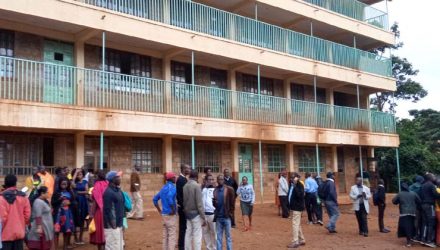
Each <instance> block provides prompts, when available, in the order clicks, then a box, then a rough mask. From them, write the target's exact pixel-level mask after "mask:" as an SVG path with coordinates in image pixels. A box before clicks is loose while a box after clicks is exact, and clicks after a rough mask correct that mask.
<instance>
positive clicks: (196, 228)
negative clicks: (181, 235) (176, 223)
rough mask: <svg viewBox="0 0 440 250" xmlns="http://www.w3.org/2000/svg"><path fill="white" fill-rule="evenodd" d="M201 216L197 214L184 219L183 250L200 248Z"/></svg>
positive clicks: (199, 249)
mask: <svg viewBox="0 0 440 250" xmlns="http://www.w3.org/2000/svg"><path fill="white" fill-rule="evenodd" d="M202 236H203V234H202V217H200V215H197V216H196V217H194V218H193V219H191V220H189V219H188V220H186V233H185V250H192V249H195V250H201V249H202Z"/></svg>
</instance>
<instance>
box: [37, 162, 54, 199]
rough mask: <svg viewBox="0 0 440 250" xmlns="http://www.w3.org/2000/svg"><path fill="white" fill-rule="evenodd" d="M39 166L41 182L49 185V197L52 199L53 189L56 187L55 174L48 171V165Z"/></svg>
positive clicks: (46, 185)
mask: <svg viewBox="0 0 440 250" xmlns="http://www.w3.org/2000/svg"><path fill="white" fill-rule="evenodd" d="M37 168H38V175H39V176H40V178H41V182H42V183H43V186H45V187H47V194H48V197H47V199H49V200H51V198H52V195H53V191H54V188H55V179H54V178H53V176H52V175H51V174H50V173H49V172H47V171H46V167H45V166H43V165H40V166H37Z"/></svg>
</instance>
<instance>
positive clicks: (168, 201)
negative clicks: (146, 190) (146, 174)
mask: <svg viewBox="0 0 440 250" xmlns="http://www.w3.org/2000/svg"><path fill="white" fill-rule="evenodd" d="M165 178H166V180H167V182H166V183H165V185H164V186H163V187H162V189H161V190H160V191H159V193H157V194H156V195H155V196H154V198H153V203H154V206H155V207H156V209H157V211H158V212H159V214H161V215H162V221H163V239H162V249H163V250H174V248H175V247H176V240H177V238H176V224H177V221H176V210H177V207H176V187H175V186H174V183H175V182H176V175H175V174H174V173H173V172H167V173H166V174H165ZM159 200H160V201H161V203H162V210H161V209H160V207H159V204H158V202H159Z"/></svg>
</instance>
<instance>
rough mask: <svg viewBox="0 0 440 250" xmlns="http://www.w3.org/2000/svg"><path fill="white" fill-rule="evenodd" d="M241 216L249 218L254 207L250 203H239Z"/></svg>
mask: <svg viewBox="0 0 440 250" xmlns="http://www.w3.org/2000/svg"><path fill="white" fill-rule="evenodd" d="M240 208H241V215H246V216H251V215H252V210H253V208H254V206H252V205H251V203H250V202H244V201H240Z"/></svg>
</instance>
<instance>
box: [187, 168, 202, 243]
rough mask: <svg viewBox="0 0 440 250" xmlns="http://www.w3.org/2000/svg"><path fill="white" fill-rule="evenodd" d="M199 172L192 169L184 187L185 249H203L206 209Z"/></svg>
mask: <svg viewBox="0 0 440 250" xmlns="http://www.w3.org/2000/svg"><path fill="white" fill-rule="evenodd" d="M198 178H199V173H198V172H197V171H196V170H192V171H191V172H190V174H189V181H188V183H186V184H185V186H184V187H183V211H184V212H185V217H186V232H185V249H186V250H192V249H195V250H201V249H202V226H205V209H204V208H203V199H202V191H201V189H200V186H199V184H198V183H197V180H198Z"/></svg>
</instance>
